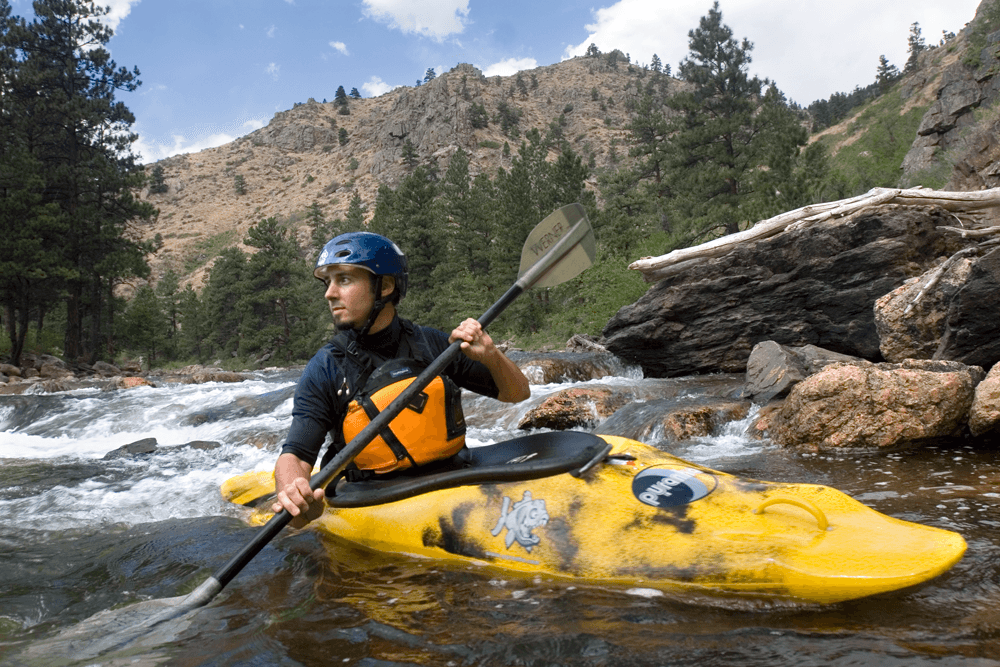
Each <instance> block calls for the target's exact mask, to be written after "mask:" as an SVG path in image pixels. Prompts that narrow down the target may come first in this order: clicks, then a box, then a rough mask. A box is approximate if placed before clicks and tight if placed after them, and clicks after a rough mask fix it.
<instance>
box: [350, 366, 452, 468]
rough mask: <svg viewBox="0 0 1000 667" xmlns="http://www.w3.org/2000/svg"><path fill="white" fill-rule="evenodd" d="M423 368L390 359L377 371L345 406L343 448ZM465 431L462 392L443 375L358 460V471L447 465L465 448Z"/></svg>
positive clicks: (397, 417)
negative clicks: (444, 462)
mask: <svg viewBox="0 0 1000 667" xmlns="http://www.w3.org/2000/svg"><path fill="white" fill-rule="evenodd" d="M425 367H426V364H424V363H422V362H421V361H418V360H416V359H413V358H401V359H390V360H389V361H386V362H385V363H384V364H382V365H381V366H379V367H378V368H377V369H376V370H375V371H374V372H373V373H372V374H371V375H370V376H369V377H368V378H367V380H366V381H365V384H364V386H363V387H362V389H361V390H360V391H358V393H356V394H355V396H354V398H353V399H352V400H351V401H350V403H349V404H348V406H347V416H346V417H345V418H344V423H343V431H342V432H343V437H344V440H345V442H350V441H351V440H353V439H354V438H355V437H356V436H357V435H358V433H360V432H361V429H363V428H364V427H365V426H367V425H368V424H369V423H370V422H371V420H373V419H374V418H375V417H376V416H377V415H378V414H379V413H380V412H381V411H382V410H384V409H385V408H386V406H388V405H389V403H391V402H392V400H393V399H394V398H396V397H397V396H398V395H399V394H400V392H402V391H403V389H405V388H406V387H407V386H409V385H410V384H411V383H412V382H413V381H414V379H416V377H417V375H419V374H420V372H421V371H422V370H423V369H424V368H425ZM465 430H466V427H465V414H464V412H463V411H462V394H461V389H460V388H459V387H458V386H457V385H456V384H455V383H454V382H453V381H452V380H451V379H450V378H448V377H446V376H442V375H439V376H437V377H435V378H434V379H433V380H432V381H431V383H430V384H429V385H428V386H427V387H425V388H424V390H423V391H422V392H421V393H419V394H417V396H416V397H415V398H414V400H413V401H411V402H410V404H409V405H408V406H406V407H405V408H404V409H403V411H402V412H401V413H400V414H399V415H397V416H396V418H395V419H393V420H392V421H391V422H390V423H389V426H388V427H387V428H385V429H384V430H383V431H382V432H381V433H380V434H379V435H378V436H377V437H376V438H375V439H374V440H372V442H371V443H370V444H369V445H368V446H367V447H365V448H364V449H363V450H362V451H361V453H360V454H358V455H357V457H355V459H354V465H355V466H357V468H358V469H360V470H365V471H371V472H372V473H375V474H384V473H387V472H393V471H396V470H405V469H407V468H411V467H415V466H419V465H423V464H425V463H430V462H432V461H437V460H440V459H445V458H448V457H450V456H453V455H454V454H457V453H458V452H459V451H460V450H461V449H462V447H464V446H465Z"/></svg>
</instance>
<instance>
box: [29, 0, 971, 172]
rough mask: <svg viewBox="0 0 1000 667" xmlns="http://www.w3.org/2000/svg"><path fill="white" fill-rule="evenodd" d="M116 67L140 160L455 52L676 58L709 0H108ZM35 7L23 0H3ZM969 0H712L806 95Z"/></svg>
mask: <svg viewBox="0 0 1000 667" xmlns="http://www.w3.org/2000/svg"><path fill="white" fill-rule="evenodd" d="M99 4H107V5H109V6H110V7H111V10H112V12H111V14H110V15H109V16H108V17H107V20H108V21H109V23H110V25H111V26H112V27H113V28H114V30H115V36H114V37H113V38H112V40H111V42H110V44H109V45H108V48H109V49H110V51H111V54H112V57H113V58H114V60H115V61H116V63H117V64H118V65H119V66H125V67H128V68H129V69H131V68H132V67H133V66H136V67H138V68H139V70H140V72H141V76H140V79H141V80H142V82H143V85H142V86H141V87H140V89H139V90H138V91H137V92H135V93H130V94H124V95H120V96H119V99H121V100H122V101H123V102H125V104H126V105H127V106H128V107H129V108H130V109H131V110H132V112H133V113H134V114H135V116H136V124H135V126H134V128H133V129H134V130H135V131H136V132H137V133H138V134H139V136H140V139H139V142H137V144H136V145H135V150H136V152H137V153H139V154H140V155H141V157H142V158H143V161H144V162H151V161H154V160H157V159H162V158H164V157H168V156H170V155H175V154H178V153H189V152H196V151H199V150H202V149H204V148H209V147H213V146H218V145H222V144H225V143H228V142H230V141H232V140H233V139H235V138H237V137H239V136H242V135H244V134H247V133H249V132H252V131H253V130H255V129H258V128H260V127H263V126H264V125H266V124H267V123H268V121H269V120H270V119H271V118H272V117H273V116H274V114H275V113H276V112H278V111H284V110H286V109H290V108H291V107H292V106H293V105H294V104H295V103H296V102H305V101H306V100H308V99H309V98H310V97H312V98H315V99H316V100H318V101H322V100H323V99H328V100H332V99H333V96H334V93H335V92H336V90H337V86H340V85H343V86H344V87H345V89H346V90H348V91H350V90H351V88H354V87H356V88H357V89H358V90H359V91H360V92H361V94H362V96H363V97H372V96H377V95H381V94H383V93H385V92H387V91H389V90H391V89H392V88H393V87H395V86H401V85H404V86H412V85H414V84H415V83H416V81H417V80H418V79H422V78H423V76H424V73H425V72H426V71H427V68H429V67H430V68H434V70H435V72H437V73H438V74H441V73H442V72H445V71H447V70H449V69H451V68H452V67H454V66H455V65H456V64H458V63H461V62H468V63H472V64H473V65H475V66H477V67H479V68H480V69H481V70H483V71H484V72H485V73H486V74H487V75H495V74H501V75H510V74H514V73H515V72H517V71H518V70H521V69H531V68H533V67H537V66H543V65H551V64H554V63H557V62H559V61H560V60H563V59H565V58H568V57H572V56H575V55H582V54H583V53H584V51H585V50H586V49H587V46H588V45H590V44H591V43H594V44H597V46H598V47H599V48H600V49H601V51H610V50H612V49H615V48H618V49H621V50H622V51H624V52H626V53H628V54H629V55H630V57H631V59H632V62H635V63H640V64H644V63H648V62H649V61H650V59H651V57H652V55H653V54H654V53H655V54H657V55H658V56H659V57H660V59H661V60H662V61H663V62H664V63H669V64H670V65H671V66H672V67H673V68H674V69H676V67H677V64H678V63H679V62H680V61H681V60H682V59H683V58H684V57H685V56H686V55H687V52H688V41H687V33H688V31H689V30H691V29H692V28H695V27H696V26H697V25H698V20H699V18H700V17H702V16H704V15H705V14H707V13H708V10H709V9H710V8H711V6H712V1H711V0H619V1H618V2H613V1H612V0H596V1H595V4H582V3H579V2H573V1H571V0H534V1H527V0H506V1H504V2H497V1H496V0H489V1H487V0H103V1H100V2H99ZM11 5H12V7H13V10H14V14H18V15H21V16H30V14H31V3H30V2H29V0H12V2H11ZM978 5H979V0H890V1H889V2H872V1H871V0H866V1H864V2H862V1H860V0H838V1H837V2H831V1H830V0H822V1H817V0H720V9H721V11H722V15H723V21H724V22H725V23H726V24H727V25H729V27H730V28H732V29H733V32H734V34H735V36H736V37H737V38H743V37H746V38H748V39H749V40H750V41H751V42H753V43H754V50H753V52H752V58H753V62H752V63H751V66H750V70H751V72H752V73H753V74H757V75H759V76H762V77H768V78H770V79H772V80H774V81H775V82H776V83H777V84H778V87H779V88H781V89H782V90H783V91H784V92H785V94H786V95H787V96H788V97H789V98H790V99H792V100H794V101H796V102H798V103H800V104H802V105H808V104H809V103H810V102H812V101H814V100H816V99H821V98H825V97H829V96H830V95H831V94H832V93H835V92H849V91H850V90H852V89H853V88H854V87H855V86H856V85H867V84H868V83H871V82H872V81H873V80H874V78H875V70H876V67H877V66H878V59H879V56H880V55H882V54H884V55H885V56H886V57H887V58H888V59H889V61H890V62H891V63H893V64H895V65H896V66H897V67H899V68H902V67H903V65H904V64H905V62H906V57H907V37H908V35H909V32H910V26H911V24H913V23H914V22H917V23H919V24H920V28H921V30H922V32H923V36H924V39H925V41H926V42H927V43H928V44H937V43H938V41H939V40H940V38H941V34H942V30H948V31H951V32H958V31H959V30H960V29H961V28H962V27H964V26H965V24H966V23H967V22H968V21H970V20H972V18H973V16H975V11H976V7H977V6H978Z"/></svg>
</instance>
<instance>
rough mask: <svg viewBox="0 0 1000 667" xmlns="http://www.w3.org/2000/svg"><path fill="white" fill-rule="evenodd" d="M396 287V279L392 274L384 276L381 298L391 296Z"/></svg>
mask: <svg viewBox="0 0 1000 667" xmlns="http://www.w3.org/2000/svg"><path fill="white" fill-rule="evenodd" d="M395 289H396V279H395V278H393V277H392V276H382V295H381V298H385V297H387V296H389V295H390V294H392V292H393V290H395Z"/></svg>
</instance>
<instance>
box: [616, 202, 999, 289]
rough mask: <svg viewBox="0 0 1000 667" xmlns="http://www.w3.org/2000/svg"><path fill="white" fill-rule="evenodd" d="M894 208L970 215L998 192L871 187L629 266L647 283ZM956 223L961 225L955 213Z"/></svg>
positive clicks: (971, 231) (985, 231) (995, 230)
mask: <svg viewBox="0 0 1000 667" xmlns="http://www.w3.org/2000/svg"><path fill="white" fill-rule="evenodd" d="M884 204H897V205H902V206H922V207H926V206H937V207H940V208H942V209H944V210H946V211H951V212H952V213H963V214H966V215H975V213H976V212H981V211H983V210H985V209H989V208H994V207H998V206H1000V188H992V189H990V190H979V191H976V192H946V191H940V190H930V189H926V188H910V189H906V190H903V189H899V188H874V189H872V190H870V191H869V192H867V193H866V194H864V195H861V196H858V197H852V198H850V199H842V200H840V201H835V202H828V203H824V204H810V205H809V206H803V207H802V208H798V209H795V210H794V211H788V212H787V213H782V214H781V215H777V216H775V217H773V218H769V219H767V220H762V221H760V222H758V223H757V224H755V225H754V226H753V227H751V228H750V229H747V230H744V231H742V232H737V233H736V234H730V235H728V236H722V237H719V238H717V239H713V240H711V241H708V242H706V243H702V244H701V245H697V246H692V247H690V248H679V249H677V250H674V251H672V252H669V253H667V254H666V255H660V256H659V257H643V258H642V259H638V260H636V261H635V262H632V263H631V264H630V265H629V268H630V269H633V270H635V271H639V272H640V273H642V276H643V278H644V279H645V281H646V282H648V283H655V282H658V281H660V280H662V279H664V278H667V277H669V276H672V275H675V274H678V273H682V272H683V271H685V270H687V269H689V268H690V267H691V266H693V265H695V264H699V263H701V262H705V261H708V260H710V259H712V258H715V257H721V256H723V255H726V254H728V253H729V252H731V251H732V250H734V249H735V248H736V247H737V246H739V245H740V244H743V243H747V242H750V241H759V240H761V239H765V238H768V237H770V236H775V235H777V234H780V233H781V232H783V231H785V230H786V229H803V228H806V227H810V226H812V225H816V224H819V223H822V222H826V221H828V220H832V219H835V218H843V217H846V216H849V215H853V214H855V213H858V212H859V211H862V210H864V209H867V208H870V207H872V206H878V205H884ZM955 219H956V220H957V221H958V223H959V224H960V225H964V223H963V221H962V219H960V218H959V217H958V216H957V215H956V216H955ZM941 229H944V230H947V231H949V232H954V233H957V234H960V235H961V236H962V237H963V238H970V239H980V238H990V237H993V236H1000V227H985V228H980V229H976V228H971V227H965V226H961V227H951V226H942V227H941Z"/></svg>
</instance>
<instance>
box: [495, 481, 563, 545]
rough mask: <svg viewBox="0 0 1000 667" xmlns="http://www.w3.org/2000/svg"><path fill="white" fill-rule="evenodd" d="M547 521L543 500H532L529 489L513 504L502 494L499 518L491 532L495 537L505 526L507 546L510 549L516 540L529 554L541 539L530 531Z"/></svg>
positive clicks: (547, 515) (547, 516)
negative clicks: (501, 507)
mask: <svg viewBox="0 0 1000 667" xmlns="http://www.w3.org/2000/svg"><path fill="white" fill-rule="evenodd" d="M548 522H549V514H548V512H546V511H545V501H544V500H534V499H533V498H532V497H531V491H525V492H524V496H522V498H521V499H520V500H519V501H517V502H516V503H514V504H513V505H511V504H510V498H508V497H507V496H504V499H503V509H502V510H501V511H500V520H499V521H497V525H496V527H495V528H494V529H493V530H492V531H491V532H492V533H493V535H494V537H495V536H497V535H499V534H500V533H501V532H502V531H503V530H504V529H505V528H506V529H507V536H506V538H505V541H506V543H507V548H508V549H510V546H511V545H512V544H514V542H515V541H517V543H518V544H520V545H521V546H522V547H524V548H525V549H526V550H527V551H528V553H529V554H530V553H531V549H532V548H533V547H535V545H537V544H538V543H539V542H541V541H542V538H540V537H538V536H537V535H534V534H532V532H531V531H533V530H534V529H535V528H540V527H541V526H544V525H545V524H547V523H548Z"/></svg>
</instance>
